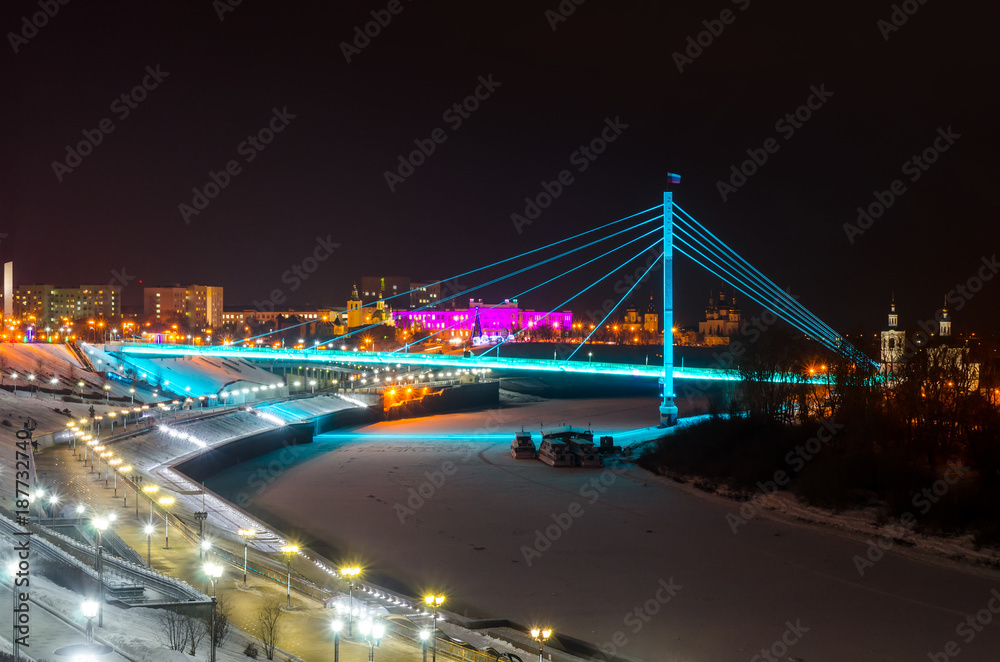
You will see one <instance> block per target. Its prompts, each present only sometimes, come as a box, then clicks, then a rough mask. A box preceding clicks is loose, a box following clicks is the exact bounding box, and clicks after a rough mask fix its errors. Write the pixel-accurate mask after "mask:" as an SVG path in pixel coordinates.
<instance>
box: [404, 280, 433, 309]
mask: <svg viewBox="0 0 1000 662" xmlns="http://www.w3.org/2000/svg"><path fill="white" fill-rule="evenodd" d="M410 289H411V290H412V291H411V292H410V308H433V307H435V306H437V305H438V302H439V301H440V299H441V283H410ZM396 307H397V308H402V306H398V305H397V306H396Z"/></svg>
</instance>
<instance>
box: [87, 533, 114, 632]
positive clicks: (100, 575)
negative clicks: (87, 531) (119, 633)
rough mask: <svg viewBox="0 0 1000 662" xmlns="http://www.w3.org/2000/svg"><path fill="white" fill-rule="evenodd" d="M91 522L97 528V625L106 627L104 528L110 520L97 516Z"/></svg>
mask: <svg viewBox="0 0 1000 662" xmlns="http://www.w3.org/2000/svg"><path fill="white" fill-rule="evenodd" d="M91 524H93V525H94V528H95V529H96V530H97V584H98V596H99V597H98V603H97V627H99V628H102V627H104V537H103V534H104V529H106V528H108V526H110V522H109V521H108V518H106V517H95V518H94V519H93V520H91Z"/></svg>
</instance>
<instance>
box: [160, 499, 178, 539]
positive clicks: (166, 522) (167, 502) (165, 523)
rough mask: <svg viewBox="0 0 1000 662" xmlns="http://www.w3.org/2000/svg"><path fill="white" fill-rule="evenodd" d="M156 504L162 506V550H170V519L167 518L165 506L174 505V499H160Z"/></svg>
mask: <svg viewBox="0 0 1000 662" xmlns="http://www.w3.org/2000/svg"><path fill="white" fill-rule="evenodd" d="M157 503H159V504H160V505H161V506H163V526H164V529H163V549H170V518H169V517H168V516H167V506H172V505H174V498H173V497H172V496H164V497H160V498H159V499H158V500H157Z"/></svg>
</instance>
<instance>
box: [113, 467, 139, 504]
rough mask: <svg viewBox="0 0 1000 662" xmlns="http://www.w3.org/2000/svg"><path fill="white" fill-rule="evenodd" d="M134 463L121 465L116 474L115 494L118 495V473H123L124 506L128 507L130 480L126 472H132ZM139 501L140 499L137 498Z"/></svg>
mask: <svg viewBox="0 0 1000 662" xmlns="http://www.w3.org/2000/svg"><path fill="white" fill-rule="evenodd" d="M131 471H132V465H127V466H124V467H120V468H119V469H118V473H116V474H115V496H117V495H118V474H121V475H122V508H128V480H127V479H126V476H125V474H128V473H131ZM136 501H138V499H136Z"/></svg>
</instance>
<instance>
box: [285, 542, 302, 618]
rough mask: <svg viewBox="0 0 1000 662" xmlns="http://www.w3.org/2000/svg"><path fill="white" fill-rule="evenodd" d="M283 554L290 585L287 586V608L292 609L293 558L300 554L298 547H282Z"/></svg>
mask: <svg viewBox="0 0 1000 662" xmlns="http://www.w3.org/2000/svg"><path fill="white" fill-rule="evenodd" d="M281 553H282V554H284V555H285V562H286V563H287V564H288V583H287V585H286V591H285V599H286V601H287V608H288V609H291V608H292V557H293V556H295V555H296V554H298V553H299V547H298V545H282V547H281Z"/></svg>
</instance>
